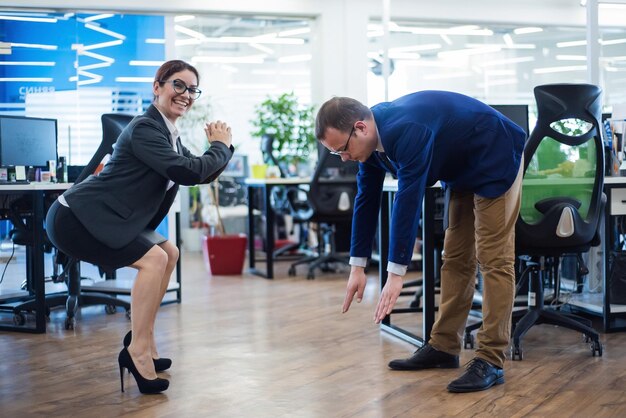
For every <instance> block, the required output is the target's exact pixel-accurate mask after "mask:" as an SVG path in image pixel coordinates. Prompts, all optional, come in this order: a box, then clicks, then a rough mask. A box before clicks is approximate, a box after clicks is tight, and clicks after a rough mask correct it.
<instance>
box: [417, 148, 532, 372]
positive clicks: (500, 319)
mask: <svg viewBox="0 0 626 418" xmlns="http://www.w3.org/2000/svg"><path fill="white" fill-rule="evenodd" d="M523 171H524V161H523V159H522V162H521V165H520V170H519V172H518V175H517V178H516V179H515V182H514V183H513V185H512V186H511V188H510V189H509V190H508V191H507V192H506V193H505V194H503V195H502V196H499V197H496V198H493V199H488V198H484V197H480V196H477V195H475V194H473V193H471V192H454V191H452V192H451V196H450V202H449V209H448V229H446V235H445V240H444V245H443V248H444V255H443V265H442V267H441V303H440V306H439V317H438V319H437V321H436V322H435V324H434V326H433V330H432V332H431V336H430V341H429V344H431V345H432V346H433V347H434V348H435V349H437V350H439V351H444V352H446V353H449V354H454V355H458V354H459V353H460V351H461V339H462V336H463V334H464V332H465V325H466V321H467V316H468V314H469V310H470V308H471V306H472V299H473V295H474V289H475V284H476V261H477V260H478V263H479V265H480V271H481V273H482V275H483V305H482V313H483V323H482V326H481V327H480V329H479V330H478V349H477V350H476V356H477V357H480V358H482V359H484V360H487V361H488V362H490V363H492V364H494V365H496V366H498V367H502V366H503V365H504V359H505V352H506V351H507V350H508V348H509V340H510V338H511V312H512V309H513V301H514V299H515V267H514V264H515V221H516V220H517V216H518V213H519V208H520V199H521V184H522V177H523V175H522V173H523Z"/></svg>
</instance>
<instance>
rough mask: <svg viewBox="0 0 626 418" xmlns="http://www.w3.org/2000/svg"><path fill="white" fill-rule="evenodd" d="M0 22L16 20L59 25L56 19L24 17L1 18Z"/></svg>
mask: <svg viewBox="0 0 626 418" xmlns="http://www.w3.org/2000/svg"><path fill="white" fill-rule="evenodd" d="M0 20H16V21H19V22H37V23H57V22H58V19H57V18H55V17H23V16H4V15H2V16H0Z"/></svg>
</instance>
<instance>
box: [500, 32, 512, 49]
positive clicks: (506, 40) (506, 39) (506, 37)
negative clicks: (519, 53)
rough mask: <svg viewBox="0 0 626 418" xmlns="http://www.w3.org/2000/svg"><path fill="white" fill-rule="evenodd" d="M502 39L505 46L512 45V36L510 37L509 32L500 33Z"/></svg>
mask: <svg viewBox="0 0 626 418" xmlns="http://www.w3.org/2000/svg"><path fill="white" fill-rule="evenodd" d="M502 40H503V41H504V43H505V44H506V45H507V46H509V47H510V46H513V38H511V34H510V33H505V34H504V35H502Z"/></svg>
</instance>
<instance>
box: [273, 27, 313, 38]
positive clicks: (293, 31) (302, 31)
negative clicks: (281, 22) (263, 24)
mask: <svg viewBox="0 0 626 418" xmlns="http://www.w3.org/2000/svg"><path fill="white" fill-rule="evenodd" d="M309 32H311V28H310V27H306V28H297V29H290V30H284V31H281V32H278V36H295V35H304V34H305V33H309Z"/></svg>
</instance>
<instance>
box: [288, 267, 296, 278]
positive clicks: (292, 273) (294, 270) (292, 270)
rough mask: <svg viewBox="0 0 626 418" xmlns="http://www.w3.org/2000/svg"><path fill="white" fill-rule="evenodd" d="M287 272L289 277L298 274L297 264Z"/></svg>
mask: <svg viewBox="0 0 626 418" xmlns="http://www.w3.org/2000/svg"><path fill="white" fill-rule="evenodd" d="M287 274H288V275H289V277H294V276H295V275H296V266H291V267H289V270H288V271H287Z"/></svg>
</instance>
